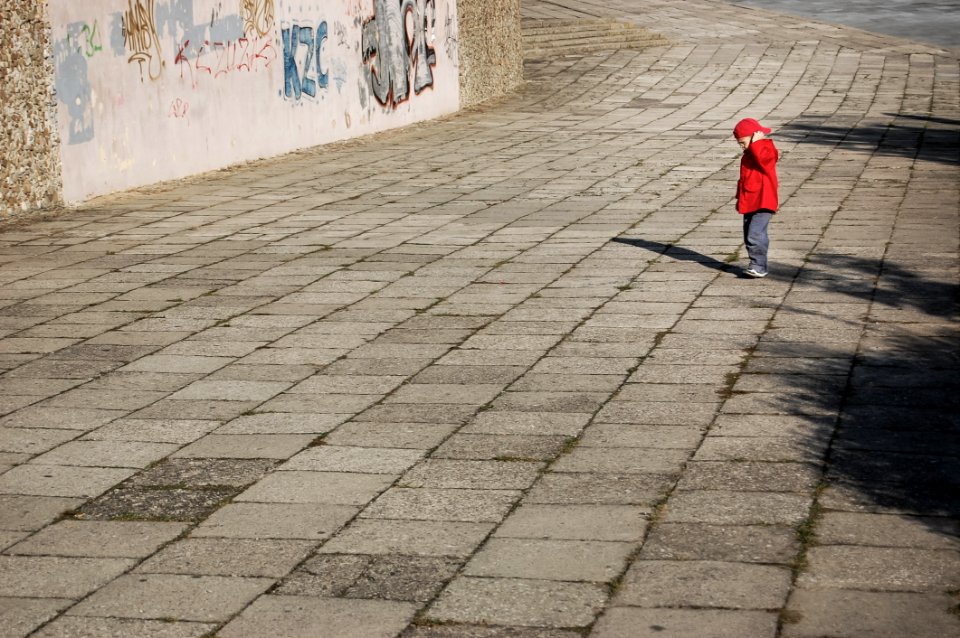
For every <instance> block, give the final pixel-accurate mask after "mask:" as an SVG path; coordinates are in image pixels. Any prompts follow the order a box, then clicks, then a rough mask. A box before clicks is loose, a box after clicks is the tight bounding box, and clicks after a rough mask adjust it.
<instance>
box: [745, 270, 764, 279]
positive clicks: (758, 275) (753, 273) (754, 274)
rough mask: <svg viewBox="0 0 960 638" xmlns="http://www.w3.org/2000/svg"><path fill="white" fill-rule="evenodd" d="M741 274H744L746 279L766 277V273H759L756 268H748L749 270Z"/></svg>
mask: <svg viewBox="0 0 960 638" xmlns="http://www.w3.org/2000/svg"><path fill="white" fill-rule="evenodd" d="M743 274H745V275H746V276H747V277H755V278H756V279H760V278H761V277H766V276H767V273H765V272H760V271H759V270H757V269H756V268H750V269H749V270H745V271H743Z"/></svg>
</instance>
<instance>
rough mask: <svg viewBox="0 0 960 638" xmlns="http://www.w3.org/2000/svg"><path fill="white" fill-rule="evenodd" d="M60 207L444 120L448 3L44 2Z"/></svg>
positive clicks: (453, 86) (449, 60)
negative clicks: (49, 44) (49, 32)
mask: <svg viewBox="0 0 960 638" xmlns="http://www.w3.org/2000/svg"><path fill="white" fill-rule="evenodd" d="M49 11H50V22H51V30H52V47H53V58H54V84H55V88H56V95H57V117H58V123H59V128H60V136H61V158H62V166H63V170H62V178H63V196H64V199H65V200H66V201H67V202H78V201H82V200H84V199H87V198H89V197H91V196H94V195H98V194H103V193H108V192H112V191H117V190H122V189H125V188H131V187H134V186H139V185H143V184H148V183H155V182H158V181H163V180H167V179H174V178H178V177H183V176H186V175H191V174H195V173H199V172H203V171H206V170H212V169H216V168H221V167H224V166H228V165H231V164H236V163H238V162H242V161H245V160H250V159H256V158H262V157H269V156H274V155H279V154H282V153H285V152H288V151H291V150H294V149H298V148H304V147H308V146H314V145H318V144H323V143H327V142H331V141H335V140H340V139H345V138H348V137H355V136H358V135H363V134H367V133H372V132H376V131H380V130H385V129H388V128H394V127H398V126H404V125H406V124H410V123H413V122H416V121H421V120H426V119H431V118H435V117H438V116H440V115H444V114H448V113H452V112H455V111H456V110H457V109H458V108H459V81H458V76H459V71H458V67H459V61H458V45H457V42H458V39H457V16H456V2H455V0H295V1H292V0H85V1H84V2H76V0H49Z"/></svg>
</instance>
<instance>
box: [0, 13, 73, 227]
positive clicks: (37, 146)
mask: <svg viewBox="0 0 960 638" xmlns="http://www.w3.org/2000/svg"><path fill="white" fill-rule="evenodd" d="M46 10H47V5H46V1H45V0H0V42H2V43H3V46H2V47H0V220H3V219H7V218H9V217H11V216H14V215H16V214H18V213H20V212H23V211H27V210H30V209H36V208H43V207H47V206H51V205H54V204H57V203H59V201H60V159H59V139H58V133H57V128H56V124H55V122H56V120H55V113H56V111H55V108H56V102H55V98H54V94H53V59H52V53H51V48H50V37H49V21H48V20H47V16H46Z"/></svg>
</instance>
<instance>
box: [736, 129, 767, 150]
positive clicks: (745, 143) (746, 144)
mask: <svg viewBox="0 0 960 638" xmlns="http://www.w3.org/2000/svg"><path fill="white" fill-rule="evenodd" d="M763 137H764V135H763V131H757V132H756V133H754V134H753V135H747V136H744V137H738V138H737V144H739V145H740V150H742V151H745V150H747V149H748V148H750V145H751V144H752V143H754V142H756V141H757V140H762V139H763Z"/></svg>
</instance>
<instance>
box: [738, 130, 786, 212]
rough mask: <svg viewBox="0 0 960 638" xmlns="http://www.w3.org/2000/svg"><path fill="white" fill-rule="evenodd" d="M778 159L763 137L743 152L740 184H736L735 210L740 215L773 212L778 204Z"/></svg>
mask: <svg viewBox="0 0 960 638" xmlns="http://www.w3.org/2000/svg"><path fill="white" fill-rule="evenodd" d="M779 158H780V153H779V152H778V151H777V147H776V146H774V145H773V141H772V140H770V139H767V138H763V139H761V140H757V141H756V142H754V143H753V144H751V145H750V146H748V147H747V150H745V151H744V152H743V157H742V158H741V159H740V181H738V182H737V211H738V212H739V213H740V214H741V215H742V214H745V213H753V212H756V211H758V210H760V209H765V210H770V211H774V212H776V210H777V207H778V206H779V205H780V200H779V198H778V196H777V189H778V188H779V186H780V184H779V182H778V181H777V160H778V159H779Z"/></svg>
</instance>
